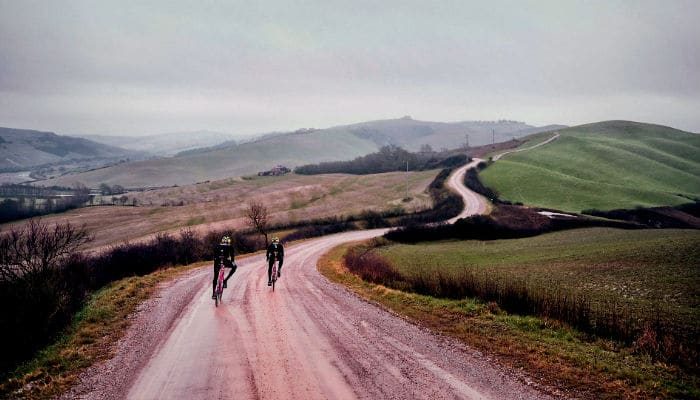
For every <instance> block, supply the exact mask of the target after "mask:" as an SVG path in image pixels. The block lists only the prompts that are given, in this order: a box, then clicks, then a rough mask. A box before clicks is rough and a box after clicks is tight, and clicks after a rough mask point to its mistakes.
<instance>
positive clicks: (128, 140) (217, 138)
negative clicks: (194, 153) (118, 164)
mask: <svg viewBox="0 0 700 400" xmlns="http://www.w3.org/2000/svg"><path fill="white" fill-rule="evenodd" d="M82 137H84V138H85V139H89V140H92V141H95V142H99V143H103V144H107V145H110V146H117V147H121V148H123V149H128V150H134V151H144V152H147V153H150V154H154V155H157V156H174V155H176V154H178V153H180V152H183V151H188V150H193V149H198V148H202V147H210V146H216V145H219V144H221V143H224V142H232V140H233V138H234V137H233V135H230V134H227V133H221V132H211V131H195V132H176V133H164V134H159V135H147V136H102V135H87V136H82ZM229 144H231V143H229Z"/></svg>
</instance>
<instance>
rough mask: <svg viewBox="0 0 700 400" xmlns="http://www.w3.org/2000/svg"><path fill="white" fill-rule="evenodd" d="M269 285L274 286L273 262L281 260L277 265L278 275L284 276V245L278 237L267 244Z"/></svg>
mask: <svg viewBox="0 0 700 400" xmlns="http://www.w3.org/2000/svg"><path fill="white" fill-rule="evenodd" d="M266 257H267V261H268V267H267V286H272V264H274V263H275V261H279V265H278V266H277V277H278V278H279V277H280V276H282V262H283V261H284V247H282V244H281V243H280V240H279V239H278V238H276V237H273V238H272V243H270V245H269V246H267V256H266Z"/></svg>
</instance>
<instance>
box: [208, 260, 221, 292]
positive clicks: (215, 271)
mask: <svg viewBox="0 0 700 400" xmlns="http://www.w3.org/2000/svg"><path fill="white" fill-rule="evenodd" d="M222 267H223V266H222V265H221V264H220V263H219V260H214V280H213V281H212V289H211V292H212V297H214V295H215V294H216V280H217V278H218V276H219V269H221V268H222Z"/></svg>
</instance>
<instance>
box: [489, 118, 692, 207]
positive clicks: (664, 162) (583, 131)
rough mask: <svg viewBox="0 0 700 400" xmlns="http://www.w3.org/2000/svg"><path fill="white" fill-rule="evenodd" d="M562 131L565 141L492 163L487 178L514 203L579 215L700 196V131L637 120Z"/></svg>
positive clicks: (686, 201) (679, 202)
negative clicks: (573, 212)
mask: <svg viewBox="0 0 700 400" xmlns="http://www.w3.org/2000/svg"><path fill="white" fill-rule="evenodd" d="M558 132H559V134H560V135H561V136H560V138H559V139H557V140H555V141H553V142H551V143H549V144H547V145H545V146H542V147H538V148H536V149H533V150H528V151H524V152H520V153H514V154H511V155H508V156H506V157H504V158H502V159H501V160H499V161H497V162H496V163H494V164H493V165H492V166H490V167H488V168H487V169H486V170H484V171H483V172H482V173H481V177H482V179H483V181H484V183H485V184H486V185H488V186H490V187H491V188H493V189H496V191H498V192H499V193H500V196H501V197H502V198H504V199H507V200H511V201H518V202H523V203H525V204H530V205H536V206H541V207H547V208H555V209H559V210H566V211H575V212H577V211H582V210H584V209H599V210H610V209H617V208H634V207H636V206H643V207H650V206H663V205H678V204H683V203H688V202H691V201H692V199H698V198H700V135H698V134H695V133H689V132H684V131H680V130H677V129H673V128H669V127H666V126H660V125H651V124H644V123H639V122H630V121H606V122H599V123H595V124H588V125H581V126H575V127H572V128H568V129H561V130H559V131H558ZM525 146H526V145H525Z"/></svg>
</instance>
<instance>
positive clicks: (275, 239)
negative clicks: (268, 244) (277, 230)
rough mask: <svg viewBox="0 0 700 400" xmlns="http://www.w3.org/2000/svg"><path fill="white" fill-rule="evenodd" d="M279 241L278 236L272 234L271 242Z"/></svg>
mask: <svg viewBox="0 0 700 400" xmlns="http://www.w3.org/2000/svg"><path fill="white" fill-rule="evenodd" d="M279 242H280V238H278V237H277V236H274V237H273V238H272V243H279Z"/></svg>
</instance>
